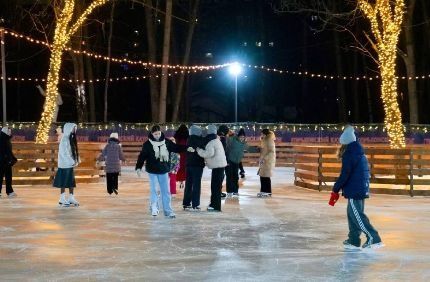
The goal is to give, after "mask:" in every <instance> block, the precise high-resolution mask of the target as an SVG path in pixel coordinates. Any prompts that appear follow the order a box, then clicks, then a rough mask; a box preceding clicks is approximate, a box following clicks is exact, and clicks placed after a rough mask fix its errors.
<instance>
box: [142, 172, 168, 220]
mask: <svg viewBox="0 0 430 282" xmlns="http://www.w3.org/2000/svg"><path fill="white" fill-rule="evenodd" d="M148 174H149V186H150V189H151V193H150V194H151V195H150V199H151V205H152V204H155V203H158V195H157V183H158V185H159V187H160V193H161V202H162V203H163V211H164V215H166V216H168V215H170V214H172V213H173V210H172V207H171V205H170V189H169V175H168V174H167V173H164V174H154V173H148Z"/></svg>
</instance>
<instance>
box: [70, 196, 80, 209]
mask: <svg viewBox="0 0 430 282" xmlns="http://www.w3.org/2000/svg"><path fill="white" fill-rule="evenodd" d="M69 203H70V205H72V206H75V207H78V206H79V202H78V201H76V199H75V196H74V195H73V194H70V195H69Z"/></svg>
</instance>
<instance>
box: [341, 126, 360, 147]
mask: <svg viewBox="0 0 430 282" xmlns="http://www.w3.org/2000/svg"><path fill="white" fill-rule="evenodd" d="M355 141H357V137H355V133H354V127H352V126H350V125H348V126H347V127H346V128H345V129H344V130H343V133H342V135H340V138H339V142H340V144H342V145H348V144H349V143H352V142H355Z"/></svg>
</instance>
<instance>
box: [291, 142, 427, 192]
mask: <svg viewBox="0 0 430 282" xmlns="http://www.w3.org/2000/svg"><path fill="white" fill-rule="evenodd" d="M293 148H294V149H293V150H294V168H295V171H294V180H295V181H294V183H295V185H296V186H300V187H305V188H311V189H316V190H319V191H321V190H329V191H330V190H331V189H332V188H333V185H334V182H335V181H336V179H337V177H338V176H339V174H340V168H341V161H340V160H339V159H338V158H337V155H336V154H337V150H338V146H294V147H293ZM365 154H366V156H367V158H368V160H369V166H370V174H371V177H370V190H371V192H373V193H388V194H409V195H411V196H413V195H430V147H428V146H427V147H424V146H421V147H419V146H414V147H408V148H406V149H390V148H388V147H383V146H378V147H366V148H365Z"/></svg>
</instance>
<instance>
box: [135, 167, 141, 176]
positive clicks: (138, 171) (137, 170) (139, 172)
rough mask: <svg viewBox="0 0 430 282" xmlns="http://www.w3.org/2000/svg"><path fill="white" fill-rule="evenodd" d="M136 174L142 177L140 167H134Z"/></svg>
mask: <svg viewBox="0 0 430 282" xmlns="http://www.w3.org/2000/svg"><path fill="white" fill-rule="evenodd" d="M136 174H137V176H138V177H142V169H141V168H138V169H136Z"/></svg>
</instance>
